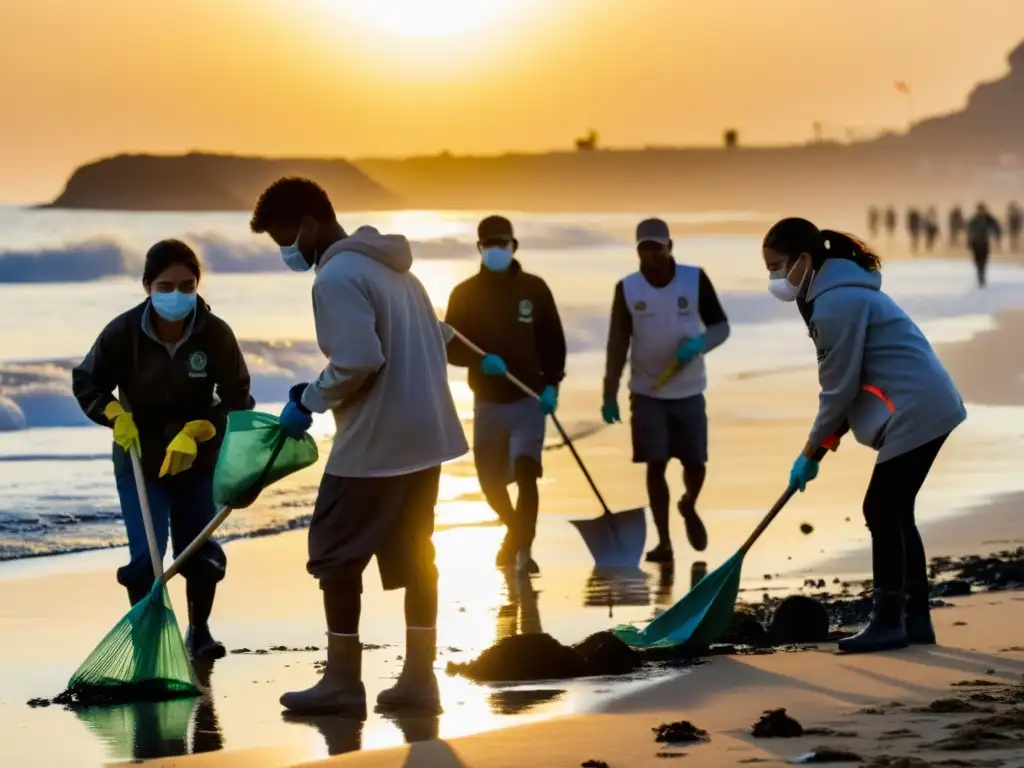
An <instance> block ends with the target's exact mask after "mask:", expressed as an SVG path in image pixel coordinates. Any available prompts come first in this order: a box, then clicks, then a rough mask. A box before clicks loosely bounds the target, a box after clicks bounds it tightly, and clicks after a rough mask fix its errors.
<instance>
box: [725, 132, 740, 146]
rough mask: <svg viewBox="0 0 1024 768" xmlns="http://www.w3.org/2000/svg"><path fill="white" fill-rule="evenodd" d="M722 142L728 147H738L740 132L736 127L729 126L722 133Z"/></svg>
mask: <svg viewBox="0 0 1024 768" xmlns="http://www.w3.org/2000/svg"><path fill="white" fill-rule="evenodd" d="M722 142H723V143H724V144H725V148H726V149H736V147H738V146H739V145H740V132H739V131H737V130H736V129H735V128H729V129H728V130H726V132H725V133H724V134H722Z"/></svg>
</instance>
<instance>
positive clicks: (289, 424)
mask: <svg viewBox="0 0 1024 768" xmlns="http://www.w3.org/2000/svg"><path fill="white" fill-rule="evenodd" d="M250 226H251V229H252V231H253V232H257V233H264V232H265V233H267V234H269V235H270V237H271V238H272V239H273V240H274V242H275V243H277V245H278V246H279V247H280V248H281V255H282V258H283V259H284V262H285V264H286V265H287V266H288V267H289V268H291V269H293V270H294V271H306V270H309V269H311V268H313V267H315V268H316V279H315V280H314V282H313V314H314V318H315V321H316V337H317V343H318V344H319V346H320V349H321V351H322V352H323V353H324V356H325V357H326V358H327V365H326V367H325V368H324V370H323V372H322V373H321V374H320V376H319V377H318V378H317V380H316V381H313V382H311V383H309V384H298V385H296V386H295V387H292V390H291V393H290V397H289V402H288V404H287V405H286V406H285V408H284V410H283V411H282V413H281V426H282V428H283V429H284V431H285V432H286V433H288V434H289V435H295V436H298V435H301V434H302V433H303V432H304V431H305V430H306V429H308V427H309V426H310V424H311V423H312V413H324V412H326V411H328V410H329V411H332V412H333V414H334V420H335V423H336V425H337V432H336V434H335V438H334V446H333V448H332V449H331V454H330V456H329V457H328V459H327V465H326V468H325V470H324V477H323V480H322V481H321V484H320V490H319V492H318V494H317V500H316V506H315V507H314V510H313V519H312V521H311V523H310V527H309V563H308V565H307V568H308V570H309V572H310V574H312V575H313V576H314V577H315V578H316V579H317V580H318V581H319V582H320V588H321V590H323V594H324V608H325V612H326V616H327V629H328V632H327V638H328V645H327V667H326V669H325V672H324V676H323V678H322V679H321V680H320V682H318V683H317V684H316V685H314V686H313V687H312V688H309V689H308V690H305V691H299V692H295V693H286V694H284V695H283V696H282V697H281V704H282V705H283V706H284V707H285V708H286V709H288V710H291V711H294V712H298V713H302V714H314V713H341V714H345V715H348V716H358V717H362V716H365V713H366V693H365V690H364V688H363V684H362V680H361V645H360V642H359V614H360V607H361V593H362V573H363V570H364V569H365V568H366V566H367V564H368V563H369V561H370V559H371V558H372V557H374V556H376V557H377V563H378V566H379V568H380V574H381V582H382V583H383V585H384V588H385V589H402V588H404V589H405V619H406V653H405V663H404V665H403V668H402V672H401V675H400V676H399V678H398V682H397V683H396V685H395V686H394V687H392V688H390V689H388V690H386V691H384V692H382V693H381V694H380V696H379V697H378V699H377V704H378V708H379V709H381V710H384V711H395V710H410V709H411V710H418V711H424V712H428V713H436V712H439V711H440V700H439V696H438V689H437V679H436V677H435V676H434V671H433V664H434V659H435V654H436V642H437V635H436V629H435V623H436V619H437V569H436V567H435V565H434V547H433V544H432V542H431V536H432V535H433V532H434V505H435V504H436V502H437V489H438V481H439V478H440V474H441V464H442V463H444V462H446V461H449V460H451V459H455V458H458V457H459V456H462V455H463V454H465V453H466V452H467V451H468V449H469V447H468V445H467V444H466V439H465V435H464V434H463V432H462V426H461V424H460V422H459V418H458V415H457V414H456V411H455V404H454V402H453V401H452V396H451V391H450V390H449V388H448V380H447V358H446V354H445V338H444V337H443V335H442V330H441V326H440V325H439V323H438V320H437V315H436V314H435V312H434V308H433V305H432V304H431V301H430V298H429V297H428V296H427V292H426V290H425V289H424V288H423V285H422V284H421V283H420V281H419V280H418V279H417V278H416V277H415V276H414V275H413V274H412V273H411V272H410V271H409V270H410V267H411V266H412V253H411V251H410V249H409V243H408V241H407V240H406V239H405V238H404V237H402V236H401V235H381V234H380V233H378V232H377V230H375V229H373V228H372V227H361V228H360V229H358V230H356V231H355V233H353V234H352V235H351V236H349V235H347V234H346V233H345V231H344V229H342V227H341V225H340V224H339V223H338V221H337V218H336V216H335V213H334V208H333V207H332V206H331V203H330V200H329V199H328V197H327V194H326V193H325V192H324V191H323V190H322V189H321V188H320V187H319V186H317V185H316V184H315V183H313V182H312V181H309V180H307V179H295V178H291V179H281V180H279V181H277V182H275V183H274V184H272V185H271V186H270V187H269V188H268V189H267V190H266V191H265V192H264V193H263V195H262V196H261V197H260V199H259V201H258V202H257V204H256V209H255V211H254V212H253V216H252V221H251V224H250Z"/></svg>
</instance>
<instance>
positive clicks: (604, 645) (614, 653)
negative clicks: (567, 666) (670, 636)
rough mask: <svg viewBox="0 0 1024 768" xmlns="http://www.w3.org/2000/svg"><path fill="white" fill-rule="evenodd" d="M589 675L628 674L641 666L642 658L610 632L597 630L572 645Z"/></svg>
mask: <svg viewBox="0 0 1024 768" xmlns="http://www.w3.org/2000/svg"><path fill="white" fill-rule="evenodd" d="M573 650H575V651H576V652H577V653H578V654H580V655H581V656H582V657H583V660H584V661H585V662H586V665H587V670H588V672H589V674H591V675H628V674H631V673H633V672H636V671H637V670H638V669H640V667H641V666H643V663H644V659H643V656H641V655H640V654H639V653H638V652H637V651H636V650H634V649H633V648H630V647H629V646H628V645H626V644H625V643H624V642H622V641H621V640H619V638H617V637H616V636H615V635H613V634H612V633H611V632H597V633H595V634H593V635H591V636H590V637H588V638H587V639H586V640H584V641H582V642H580V643H577V644H576V645H574V646H573Z"/></svg>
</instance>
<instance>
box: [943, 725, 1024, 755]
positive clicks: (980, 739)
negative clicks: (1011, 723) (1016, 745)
mask: <svg viewBox="0 0 1024 768" xmlns="http://www.w3.org/2000/svg"><path fill="white" fill-rule="evenodd" d="M1015 741H1016V742H1020V741H1021V740H1020V739H1019V738H1018V737H1015V736H1011V735H1009V734H1006V733H1003V732H1001V731H997V730H995V729H993V728H986V727H984V726H981V725H973V724H967V725H964V726H961V727H959V728H957V729H956V730H954V731H953V733H952V734H950V735H949V736H946V737H945V738H943V739H939V740H938V741H936V742H935V743H933V744H931V745H930V746H931V748H932V749H938V750H941V751H943V752H975V751H977V750H981V749H1008V748H1010V744H1011V742H1015Z"/></svg>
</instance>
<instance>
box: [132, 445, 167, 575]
mask: <svg viewBox="0 0 1024 768" xmlns="http://www.w3.org/2000/svg"><path fill="white" fill-rule="evenodd" d="M128 456H129V458H130V459H131V462H132V473H133V474H134V475H135V490H136V492H137V493H138V494H139V509H140V510H141V512H142V526H143V527H144V528H145V529H146V543H147V544H149V559H150V560H152V561H153V577H154V578H155V579H156V580H157V581H160V580H161V579H162V578H163V577H164V562H163V560H164V559H163V557H162V556H161V555H160V547H159V546H158V545H157V541H156V528H154V527H153V512H152V510H150V508H149V496H148V495H147V494H146V478H145V475H143V473H142V459H141V458H140V457H139V451H138V449H136V448H132V449H131V450H130V451H128Z"/></svg>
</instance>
